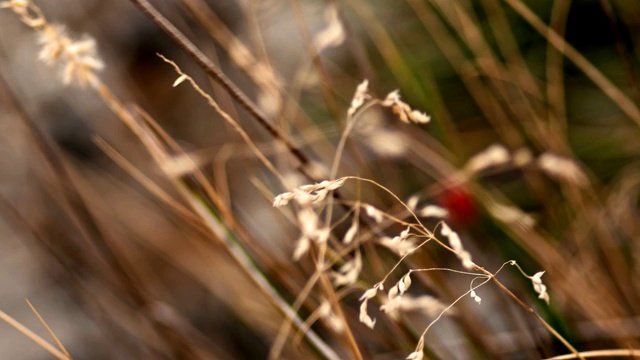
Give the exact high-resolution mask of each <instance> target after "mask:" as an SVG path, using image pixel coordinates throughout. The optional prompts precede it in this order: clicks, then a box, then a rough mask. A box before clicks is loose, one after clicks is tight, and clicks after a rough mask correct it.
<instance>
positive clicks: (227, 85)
mask: <svg viewBox="0 0 640 360" xmlns="http://www.w3.org/2000/svg"><path fill="white" fill-rule="evenodd" d="M131 2H132V3H134V4H135V5H136V6H137V7H138V8H139V9H140V10H141V11H142V13H143V14H145V15H146V16H147V17H148V18H149V19H151V21H153V22H154V23H155V24H156V25H158V27H160V28H161V29H162V30H163V31H164V32H165V33H167V35H169V37H171V39H172V40H173V41H175V42H176V43H177V44H178V45H179V46H180V47H181V48H182V49H183V50H184V51H186V52H187V54H189V56H191V58H193V60H194V61H195V62H196V63H197V64H198V66H200V68H202V69H203V70H204V71H205V72H206V73H207V75H209V76H210V77H211V78H212V79H213V80H214V81H215V82H217V83H218V84H219V85H220V86H222V88H223V89H225V91H227V92H228V93H229V95H231V97H232V98H233V99H234V100H235V101H237V102H238V104H239V105H240V106H242V107H243V108H244V109H245V110H247V112H249V114H250V115H251V116H252V117H253V118H254V119H256V120H257V121H258V123H259V124H260V125H261V126H262V127H263V128H264V129H265V130H267V131H268V132H269V134H271V135H272V136H273V137H274V138H276V139H278V140H279V141H282V143H284V144H285V146H286V147H287V149H288V150H289V152H291V154H293V156H295V157H296V159H298V161H300V163H301V164H302V165H307V164H308V163H309V158H308V157H307V156H306V155H305V154H303V153H302V151H301V150H300V149H298V148H297V147H296V146H295V145H294V144H293V143H292V142H291V140H289V138H288V137H287V136H286V135H285V134H283V133H282V132H281V131H280V130H279V129H278V128H276V127H275V126H274V125H273V124H272V123H271V121H270V120H269V119H267V117H266V116H265V115H264V114H263V113H262V112H261V111H260V109H258V106H257V105H256V104H254V103H253V101H251V99H249V97H247V95H245V93H244V92H242V90H240V89H239V88H238V87H237V86H236V85H235V84H234V83H233V82H232V81H231V80H229V78H227V76H226V75H225V74H224V73H223V72H222V71H221V70H220V69H219V68H218V67H217V66H216V65H215V64H214V63H213V62H212V61H211V60H210V59H209V58H208V57H207V56H206V55H205V54H204V53H203V52H202V51H201V50H200V49H198V47H196V46H195V45H194V44H193V43H192V42H191V41H190V40H189V39H187V37H186V36H184V34H182V32H180V30H178V29H177V28H176V27H175V26H174V25H173V24H172V23H171V22H170V21H169V20H167V18H165V17H164V16H163V15H162V14H161V13H160V12H159V11H158V10H157V9H156V8H154V7H153V5H151V4H150V3H149V2H148V1H147V0H131Z"/></svg>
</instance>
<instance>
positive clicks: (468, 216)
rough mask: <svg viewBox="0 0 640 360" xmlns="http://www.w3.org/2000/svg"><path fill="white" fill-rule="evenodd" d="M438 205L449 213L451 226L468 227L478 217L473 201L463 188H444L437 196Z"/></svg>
mask: <svg viewBox="0 0 640 360" xmlns="http://www.w3.org/2000/svg"><path fill="white" fill-rule="evenodd" d="M438 203H439V204H440V206H442V207H443V208H445V209H447V211H449V222H450V223H451V224H452V225H458V226H468V225H471V224H473V223H474V222H475V220H476V219H477V217H478V211H477V208H476V203H475V200H474V199H473V196H472V195H471V193H469V191H467V190H466V189H465V188H464V187H463V186H453V187H449V188H446V189H445V190H444V191H443V192H442V193H441V194H440V195H439V196H438Z"/></svg>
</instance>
